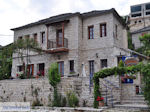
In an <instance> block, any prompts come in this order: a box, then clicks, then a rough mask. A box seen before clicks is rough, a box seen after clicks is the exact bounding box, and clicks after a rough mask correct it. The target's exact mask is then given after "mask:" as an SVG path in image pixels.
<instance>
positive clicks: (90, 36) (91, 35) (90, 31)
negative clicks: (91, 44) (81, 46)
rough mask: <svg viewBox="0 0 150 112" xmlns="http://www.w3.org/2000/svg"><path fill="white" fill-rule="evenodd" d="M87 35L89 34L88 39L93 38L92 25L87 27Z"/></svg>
mask: <svg viewBox="0 0 150 112" xmlns="http://www.w3.org/2000/svg"><path fill="white" fill-rule="evenodd" d="M88 36H89V39H94V26H89V27H88Z"/></svg>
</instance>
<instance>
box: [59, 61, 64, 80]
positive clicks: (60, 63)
mask: <svg viewBox="0 0 150 112" xmlns="http://www.w3.org/2000/svg"><path fill="white" fill-rule="evenodd" d="M58 70H59V73H60V75H61V77H63V76H64V62H63V61H61V62H58Z"/></svg>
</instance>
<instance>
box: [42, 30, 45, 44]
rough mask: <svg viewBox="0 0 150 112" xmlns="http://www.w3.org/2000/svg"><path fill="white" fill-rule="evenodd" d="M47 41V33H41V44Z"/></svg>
mask: <svg viewBox="0 0 150 112" xmlns="http://www.w3.org/2000/svg"><path fill="white" fill-rule="evenodd" d="M44 41H45V32H41V43H42V44H43V43H44Z"/></svg>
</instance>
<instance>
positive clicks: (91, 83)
mask: <svg viewBox="0 0 150 112" xmlns="http://www.w3.org/2000/svg"><path fill="white" fill-rule="evenodd" d="M89 73H90V86H93V75H94V60H91V61H89Z"/></svg>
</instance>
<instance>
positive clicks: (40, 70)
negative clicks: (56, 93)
mask: <svg viewBox="0 0 150 112" xmlns="http://www.w3.org/2000/svg"><path fill="white" fill-rule="evenodd" d="M44 70H45V64H44V63H39V64H38V72H37V75H38V76H44V75H45V73H44Z"/></svg>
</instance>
